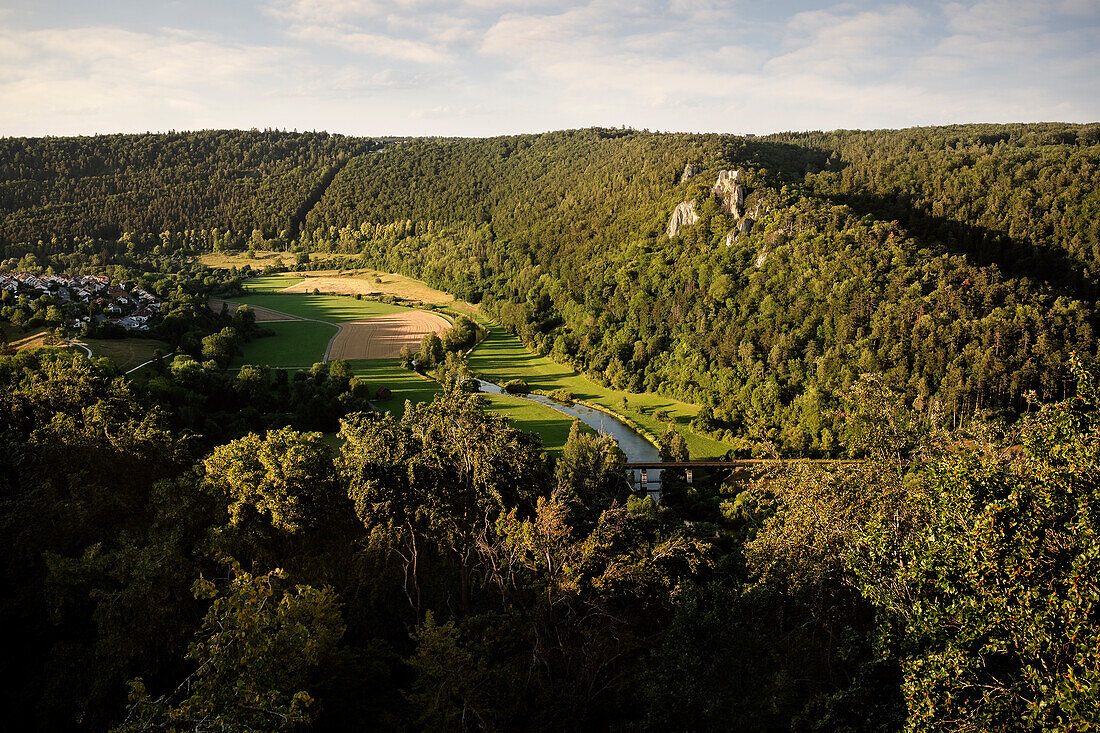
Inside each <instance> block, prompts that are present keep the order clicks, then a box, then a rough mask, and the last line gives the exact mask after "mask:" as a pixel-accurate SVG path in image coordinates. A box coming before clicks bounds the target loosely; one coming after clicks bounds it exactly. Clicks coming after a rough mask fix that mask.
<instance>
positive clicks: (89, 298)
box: [0, 272, 162, 331]
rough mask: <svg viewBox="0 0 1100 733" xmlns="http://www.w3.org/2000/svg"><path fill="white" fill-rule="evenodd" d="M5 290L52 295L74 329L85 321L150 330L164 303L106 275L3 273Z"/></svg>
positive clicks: (1, 284) (1, 283)
mask: <svg viewBox="0 0 1100 733" xmlns="http://www.w3.org/2000/svg"><path fill="white" fill-rule="evenodd" d="M4 292H7V293H11V294H12V295H13V296H15V297H17V298H18V297H20V296H26V297H27V298H28V299H30V300H33V299H37V298H41V297H43V296H47V297H52V298H53V299H54V300H55V301H56V304H57V305H58V306H59V307H60V308H61V309H62V311H63V312H64V313H65V315H66V322H65V325H66V326H68V327H70V328H79V327H80V326H81V325H82V324H85V323H96V324H100V323H113V324H117V325H118V326H121V327H122V328H124V329H126V330H127V331H147V330H149V322H150V321H151V320H152V319H153V318H154V317H155V316H156V315H157V314H158V313H159V312H160V309H161V305H162V301H161V299H160V298H158V297H157V296H155V295H153V294H152V293H149V292H147V291H146V290H143V289H142V288H139V287H135V286H134V285H133V284H132V283H128V282H119V283H116V284H114V285H112V284H111V281H110V278H108V277H107V276H105V275H76V276H73V277H69V276H66V275H34V274H31V273H27V272H17V273H0V293H4ZM72 306H77V307H72Z"/></svg>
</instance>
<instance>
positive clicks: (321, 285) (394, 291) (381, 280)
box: [281, 270, 465, 306]
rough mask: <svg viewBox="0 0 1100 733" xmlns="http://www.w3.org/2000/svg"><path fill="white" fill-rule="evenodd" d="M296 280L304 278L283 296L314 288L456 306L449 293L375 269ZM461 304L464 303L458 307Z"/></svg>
mask: <svg viewBox="0 0 1100 733" xmlns="http://www.w3.org/2000/svg"><path fill="white" fill-rule="evenodd" d="M294 275H295V276H296V277H301V278H305V279H304V280H303V281H302V282H300V283H298V284H296V285H291V286H290V287H288V288H284V289H283V290H282V291H281V292H284V293H312V292H313V290H314V289H315V288H316V289H317V290H318V291H320V292H322V293H335V294H337V295H393V296H396V297H398V298H404V299H405V300H413V301H418V302H420V303H428V304H434V305H452V306H453V305H459V304H460V303H461V301H456V299H455V297H454V296H453V295H451V294H450V293H445V292H443V291H442V290H436V289H435V288H433V287H431V286H429V285H427V284H425V283H422V282H420V281H419V280H413V279H412V278H408V277H405V276H404V275H396V274H394V273H392V272H380V271H378V270H347V271H343V272H337V271H335V270H318V271H316V272H296V273H294ZM462 305H465V304H462Z"/></svg>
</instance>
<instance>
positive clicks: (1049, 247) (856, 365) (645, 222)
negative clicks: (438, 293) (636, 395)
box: [306, 125, 1100, 454]
mask: <svg viewBox="0 0 1100 733" xmlns="http://www.w3.org/2000/svg"><path fill="white" fill-rule="evenodd" d="M1098 135H1100V126H1098V125H1090V126H1073V125H1015V126H988V125H978V126H963V127H952V128H929V129H916V130H902V131H886V132H867V133H863V132H851V133H847V132H841V133H830V134H816V133H815V134H806V135H776V136H772V137H768V138H757V139H745V138H740V137H725V136H715V135H708V136H690V135H660V134H650V133H645V132H634V131H617V130H580V131H566V132H556V133H549V134H546V135H539V136H519V137H508V138H494V139H486V140H462V141H433V140H425V141H416V142H411V143H408V144H405V145H401V146H399V147H397V148H396V149H394V150H392V151H388V152H387V153H385V154H384V155H376V156H362V157H360V158H357V159H356V160H354V161H352V162H351V163H349V165H348V166H347V167H346V168H345V169H344V170H343V171H341V173H340V174H339V175H338V176H337V177H336V179H335V180H334V181H333V183H332V185H331V186H330V187H329V188H328V190H327V192H326V194H325V196H324V197H323V198H322V199H321V201H320V203H319V204H318V206H317V207H315V208H314V209H313V210H312V211H311V212H310V214H309V216H308V217H307V219H306V226H307V229H308V231H307V241H309V242H310V246H312V247H314V248H316V249H325V248H335V249H339V250H342V251H345V252H362V253H363V254H364V258H365V261H366V262H369V263H371V264H375V265H378V266H384V267H389V268H393V269H399V270H401V271H403V272H406V273H409V274H413V275H416V276H419V277H423V278H425V279H427V280H428V281H429V282H432V283H433V284H436V285H440V286H443V287H446V288H449V289H451V290H453V291H455V292H457V293H460V294H464V295H466V296H467V297H471V298H473V299H476V298H479V297H484V300H485V304H486V307H487V309H488V310H489V311H490V312H492V313H495V314H496V315H497V316H498V318H499V319H500V320H501V321H502V322H503V323H504V324H505V325H506V326H508V327H509V328H512V329H514V330H516V331H517V332H519V333H520V334H521V335H522V336H523V337H524V339H525V340H526V341H527V342H528V344H530V345H531V346H533V347H534V348H537V349H539V350H540V351H542V352H544V353H549V354H550V355H552V356H553V357H554V358H556V359H558V360H560V361H563V362H567V363H571V364H573V365H574V366H576V367H577V368H579V369H582V370H585V371H587V372H589V373H590V374H592V375H593V376H595V377H597V378H599V379H603V380H606V381H608V382H610V383H612V384H614V385H615V386H618V387H624V388H629V389H634V390H640V389H648V390H662V391H667V392H670V393H672V394H674V395H676V396H679V397H683V398H686V399H690V400H694V401H696V402H699V403H702V404H704V405H707V406H708V407H710V408H711V409H710V410H707V411H705V412H704V415H703V416H702V418H701V419H700V423H699V424H698V425H697V426H696V427H697V428H698V429H702V430H711V431H714V432H717V433H723V434H724V435H725V437H726V438H727V439H730V440H733V441H735V442H738V441H740V442H741V445H742V447H743V448H744V450H746V451H751V450H763V449H765V448H766V446H768V445H769V444H770V445H773V446H777V447H779V448H780V449H781V450H783V451H784V452H787V453H793V454H824V453H830V452H833V451H835V450H836V448H837V446H838V444H839V443H842V442H843V436H841V435H839V434H838V432H839V431H840V430H841V427H840V417H839V416H838V415H837V412H836V410H835V409H833V408H834V407H835V405H836V397H837V395H838V394H840V393H841V392H843V391H844V390H845V389H846V388H847V387H848V385H850V384H851V382H852V381H853V380H854V379H855V378H856V377H858V375H859V374H860V373H864V372H879V373H883V374H885V375H886V377H887V379H888V381H889V382H890V384H891V385H892V386H894V387H895V388H898V389H900V390H902V391H904V392H905V393H906V394H907V397H908V398H909V399H910V400H911V401H912V402H913V403H914V404H916V405H918V406H919V407H921V408H923V409H933V408H935V407H937V406H938V408H939V409H942V410H944V411H945V412H946V413H947V415H948V416H949V418H950V417H951V415H952V413H954V414H955V416H956V418H957V417H958V416H961V415H963V414H966V415H969V414H972V413H973V412H974V411H975V410H978V411H982V412H986V413H988V412H991V411H992V412H1007V413H1009V414H1011V413H1013V412H1015V411H1018V410H1020V409H1022V408H1023V407H1024V406H1025V400H1024V396H1025V394H1026V393H1027V392H1028V391H1031V390H1034V391H1035V392H1036V393H1037V395H1038V396H1040V397H1041V398H1044V399H1051V398H1060V397H1062V396H1063V393H1064V390H1065V388H1066V385H1067V377H1068V372H1067V370H1066V363H1067V359H1068V355H1069V353H1070V352H1071V351H1075V350H1076V351H1078V352H1080V353H1081V354H1082V355H1083V356H1084V357H1085V358H1086V359H1091V358H1093V357H1094V356H1095V354H1096V341H1095V338H1094V332H1095V325H1096V323H1095V309H1094V299H1095V295H1096V293H1095V288H1094V285H1093V273H1095V272H1096V271H1097V269H1098V265H1100V230H1098V225H1097V217H1096V212H1097V208H1098V206H1100V166H1098V163H1100V141H1098ZM688 164H697V165H698V166H699V167H700V168H701V170H700V171H699V172H698V173H697V174H696V175H695V176H694V177H691V178H689V179H688V180H682V179H683V177H684V176H683V173H684V169H685V166H686V165H688ZM724 169H725V170H729V169H740V170H741V172H742V175H741V183H742V184H743V187H744V190H745V192H747V198H746V200H745V202H744V207H743V213H749V214H756V218H757V219H758V220H757V221H756V222H755V225H754V226H753V228H752V229H751V232H750V233H747V234H742V235H740V236H738V237H736V241H732V239H733V238H732V237H730V238H727V237H728V235H729V233H730V232H731V230H732V229H734V227H735V225H736V224H737V223H738V222H737V221H736V220H735V219H734V218H732V217H730V216H729V215H728V214H727V213H726V211H725V210H724V209H723V206H722V205H721V202H720V201H719V200H718V199H717V198H716V197H715V196H713V195H712V193H711V188H712V186H714V184H715V183H716V181H717V178H718V173H719V171H720V170H724ZM692 200H694V201H695V202H696V207H695V212H696V214H697V215H698V217H699V221H698V222H697V223H696V224H694V225H691V226H687V227H685V228H683V229H682V231H680V232H679V234H678V235H677V236H675V237H672V238H671V239H670V238H668V237H667V236H666V233H665V227H666V224H667V223H668V221H669V217H670V215H671V214H672V212H673V210H674V209H675V208H676V206H677V204H679V203H680V202H684V201H692ZM727 243H728V246H727ZM710 413H713V416H712V415H711V414H710Z"/></svg>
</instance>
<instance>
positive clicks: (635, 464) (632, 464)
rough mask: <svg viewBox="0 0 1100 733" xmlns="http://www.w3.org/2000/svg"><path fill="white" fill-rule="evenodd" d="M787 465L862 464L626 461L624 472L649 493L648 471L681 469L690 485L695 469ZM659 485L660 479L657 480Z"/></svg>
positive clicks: (848, 461) (814, 460) (825, 460)
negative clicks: (632, 474)
mask: <svg viewBox="0 0 1100 733" xmlns="http://www.w3.org/2000/svg"><path fill="white" fill-rule="evenodd" d="M789 463H809V464H823V465H844V464H855V463H862V461H859V460H851V459H837V458H740V459H734V460H730V461H628V462H627V463H626V465H625V468H626V470H628V471H632V470H634V469H638V470H639V472H640V476H639V480H638V481H636V482H635V485H637V486H638V487H639V488H640V489H641V490H642V491H649V488H648V484H649V471H650V470H657V471H667V470H669V469H683V470H684V478H686V479H687V482H688V483H689V484H690V483H692V480H693V479H694V475H693V471H694V469H696V468H727V469H729V470H731V471H738V470H740V471H745V470H750V469H754V468H767V467H769V466H781V465H784V464H789ZM657 483H660V479H658V480H657Z"/></svg>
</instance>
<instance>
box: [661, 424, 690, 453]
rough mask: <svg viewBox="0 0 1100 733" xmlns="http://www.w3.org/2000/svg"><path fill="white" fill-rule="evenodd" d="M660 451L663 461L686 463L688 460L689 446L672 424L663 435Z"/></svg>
mask: <svg viewBox="0 0 1100 733" xmlns="http://www.w3.org/2000/svg"><path fill="white" fill-rule="evenodd" d="M659 443H660V450H661V460H662V461H686V460H688V458H689V456H688V444H687V441H686V440H684V436H683V435H681V434H680V431H679V430H676V429H675V428H674V427H672V425H671V424H669V426H668V427H667V428H665V432H664V433H662V434H661V439H660V441H659Z"/></svg>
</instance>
